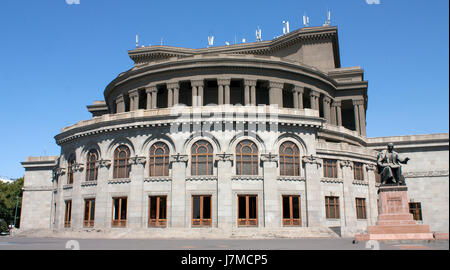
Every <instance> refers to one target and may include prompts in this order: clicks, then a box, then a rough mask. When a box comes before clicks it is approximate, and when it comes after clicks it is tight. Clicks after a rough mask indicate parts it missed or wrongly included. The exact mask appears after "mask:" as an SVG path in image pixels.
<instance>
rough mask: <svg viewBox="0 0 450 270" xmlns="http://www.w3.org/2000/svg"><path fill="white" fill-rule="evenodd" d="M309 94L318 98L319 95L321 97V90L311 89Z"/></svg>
mask: <svg viewBox="0 0 450 270" xmlns="http://www.w3.org/2000/svg"><path fill="white" fill-rule="evenodd" d="M309 96H310V97H317V98H318V97H320V92H318V91H316V90H312V89H311V91H309Z"/></svg>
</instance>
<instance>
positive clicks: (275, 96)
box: [269, 81, 284, 108]
mask: <svg viewBox="0 0 450 270" xmlns="http://www.w3.org/2000/svg"><path fill="white" fill-rule="evenodd" d="M283 86H284V84H283V83H282V82H277V81H270V82H269V103H270V105H274V104H277V105H278V107H279V108H282V107H283Z"/></svg>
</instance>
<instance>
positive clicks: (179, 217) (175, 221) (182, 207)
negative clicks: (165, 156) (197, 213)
mask: <svg viewBox="0 0 450 270" xmlns="http://www.w3.org/2000/svg"><path fill="white" fill-rule="evenodd" d="M187 162H188V156H187V155H180V154H176V155H172V156H171V163H172V196H171V197H172V224H171V225H172V227H178V228H184V227H185V226H186V224H185V221H186V180H185V178H186V166H187Z"/></svg>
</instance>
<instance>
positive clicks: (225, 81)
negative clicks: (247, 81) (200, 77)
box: [217, 78, 231, 85]
mask: <svg viewBox="0 0 450 270" xmlns="http://www.w3.org/2000/svg"><path fill="white" fill-rule="evenodd" d="M230 82H231V79H223V78H219V79H217V84H218V85H230Z"/></svg>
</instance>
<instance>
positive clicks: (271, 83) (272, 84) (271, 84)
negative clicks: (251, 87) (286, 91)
mask: <svg viewBox="0 0 450 270" xmlns="http://www.w3.org/2000/svg"><path fill="white" fill-rule="evenodd" d="M269 87H270V88H278V89H283V87H284V83H283V82H277V81H269Z"/></svg>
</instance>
